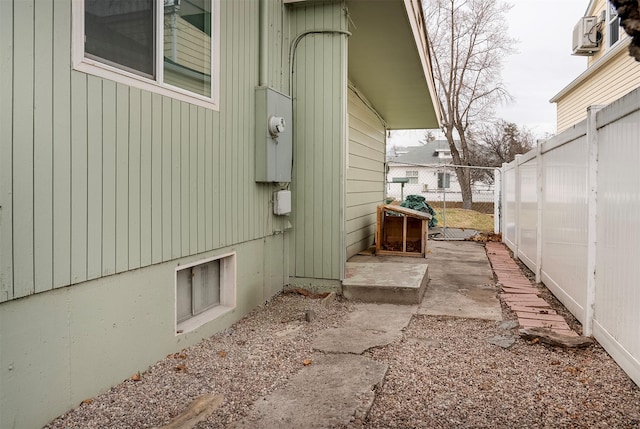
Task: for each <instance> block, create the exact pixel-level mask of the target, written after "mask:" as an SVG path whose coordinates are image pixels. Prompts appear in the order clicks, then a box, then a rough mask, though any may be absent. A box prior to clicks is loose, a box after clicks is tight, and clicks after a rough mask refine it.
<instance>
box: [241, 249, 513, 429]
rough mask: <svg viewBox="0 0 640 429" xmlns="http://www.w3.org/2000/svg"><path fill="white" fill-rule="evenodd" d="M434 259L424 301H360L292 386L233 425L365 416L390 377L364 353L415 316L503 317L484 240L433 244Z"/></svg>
mask: <svg viewBox="0 0 640 429" xmlns="http://www.w3.org/2000/svg"><path fill="white" fill-rule="evenodd" d="M423 261H424V260H423ZM416 262H419V261H416ZM427 262H428V264H429V273H430V283H429V285H428V286H427V292H426V293H425V296H424V299H423V300H422V303H421V304H420V305H395V304H374V303H357V304H355V310H354V311H353V312H352V313H351V315H350V317H349V318H348V320H347V321H346V322H345V323H343V324H342V325H341V326H338V327H335V328H328V329H325V330H323V331H320V332H319V333H318V334H316V336H315V338H314V339H313V340H312V347H313V349H314V350H315V352H314V355H313V358H312V359H311V362H310V364H309V365H308V366H306V367H304V368H303V369H302V370H300V372H298V373H297V374H296V375H295V376H294V377H293V378H292V379H291V380H290V382H289V384H288V385H287V386H285V387H284V388H282V389H279V390H276V391H275V392H273V393H271V394H270V395H268V396H266V397H264V398H260V399H258V400H257V401H256V402H255V403H254V405H253V407H252V409H251V410H250V412H249V415H248V416H247V417H246V418H245V419H244V420H243V421H242V422H239V423H238V424H236V425H234V426H233V427H234V428H236V429H254V428H278V429H289V428H291V429H293V428H296V429H298V428H329V427H340V426H343V425H348V424H350V423H352V422H358V421H362V420H363V419H364V418H365V417H366V414H367V413H368V411H369V409H370V408H371V405H372V403H373V400H374V396H375V386H376V385H381V383H383V382H384V377H385V374H386V372H387V369H388V368H387V366H386V365H384V364H381V363H379V362H376V361H374V360H372V359H370V358H368V357H366V356H363V353H364V352H365V351H367V350H369V349H371V348H373V347H382V346H385V345H388V344H390V343H392V342H393V341H395V340H397V339H399V338H401V336H402V331H403V329H404V328H406V327H407V326H408V325H409V323H410V321H411V319H412V317H413V316H414V315H416V314H427V315H447V316H454V317H464V318H482V319H489V320H501V315H502V312H501V307H500V302H499V300H498V298H497V289H496V287H495V285H494V284H493V272H492V270H491V267H490V265H489V262H488V260H487V256H486V253H485V251H484V247H483V246H482V245H480V244H477V243H472V242H433V241H430V242H429V253H428V257H427ZM422 263H424V262H422ZM388 265H389V267H392V266H393V264H388ZM390 269H391V268H390Z"/></svg>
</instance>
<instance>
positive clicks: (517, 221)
mask: <svg viewBox="0 0 640 429" xmlns="http://www.w3.org/2000/svg"><path fill="white" fill-rule="evenodd" d="M520 158H522V155H516V159H515V160H514V161H515V165H514V174H515V177H514V180H515V182H516V184H515V185H516V198H515V200H516V201H515V204H514V206H515V211H516V213H515V215H516V216H515V228H516V230H515V231H514V232H515V237H514V243H513V244H514V246H513V247H514V249H513V257H514V258H515V259H520V256H519V252H518V248H519V245H520V194H521V192H520Z"/></svg>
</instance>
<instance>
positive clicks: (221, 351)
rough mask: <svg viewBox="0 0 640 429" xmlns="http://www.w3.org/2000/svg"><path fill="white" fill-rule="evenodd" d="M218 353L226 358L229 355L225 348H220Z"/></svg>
mask: <svg viewBox="0 0 640 429" xmlns="http://www.w3.org/2000/svg"><path fill="white" fill-rule="evenodd" d="M218 355H219V356H220V357H221V358H226V357H227V352H225V351H224V350H220V351H219V352H218Z"/></svg>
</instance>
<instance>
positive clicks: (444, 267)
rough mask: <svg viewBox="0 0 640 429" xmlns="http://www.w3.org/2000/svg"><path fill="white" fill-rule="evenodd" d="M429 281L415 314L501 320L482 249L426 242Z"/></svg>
mask: <svg viewBox="0 0 640 429" xmlns="http://www.w3.org/2000/svg"><path fill="white" fill-rule="evenodd" d="M427 262H428V263H429V277H430V282H429V286H428V287H427V290H426V292H425V295H424V298H423V300H422V303H421V304H420V307H419V308H418V314H426V315H434V316H454V317H465V318H473V319H487V320H502V307H501V306H500V300H499V299H498V297H497V295H498V289H497V288H496V286H495V284H494V280H493V271H492V269H491V266H490V265H489V261H488V259H487V255H486V253H485V250H484V246H483V245H482V244H479V243H474V242H467V241H460V242H451V241H446V242H443V241H431V242H429V253H428V255H427Z"/></svg>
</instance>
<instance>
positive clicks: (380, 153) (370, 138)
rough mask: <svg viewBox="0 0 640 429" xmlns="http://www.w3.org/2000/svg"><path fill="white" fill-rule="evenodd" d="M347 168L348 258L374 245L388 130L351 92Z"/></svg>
mask: <svg viewBox="0 0 640 429" xmlns="http://www.w3.org/2000/svg"><path fill="white" fill-rule="evenodd" d="M347 108H348V111H349V153H348V157H349V160H348V164H347V165H348V168H347V201H346V203H347V212H346V221H347V223H346V233H347V242H346V245H347V258H349V257H351V256H353V255H355V254H356V253H358V252H359V251H361V250H363V249H366V248H367V247H369V246H371V245H372V244H373V241H374V238H375V232H376V207H377V205H378V204H382V202H383V199H384V168H385V166H384V162H385V149H386V139H385V129H384V126H383V125H382V123H381V122H380V120H379V119H378V118H377V116H376V115H375V114H374V113H373V111H371V109H369V108H368V107H367V106H366V105H365V103H364V102H363V101H362V100H361V99H360V98H358V96H357V95H356V94H355V92H354V91H353V90H350V91H349V98H348V107H347Z"/></svg>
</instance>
